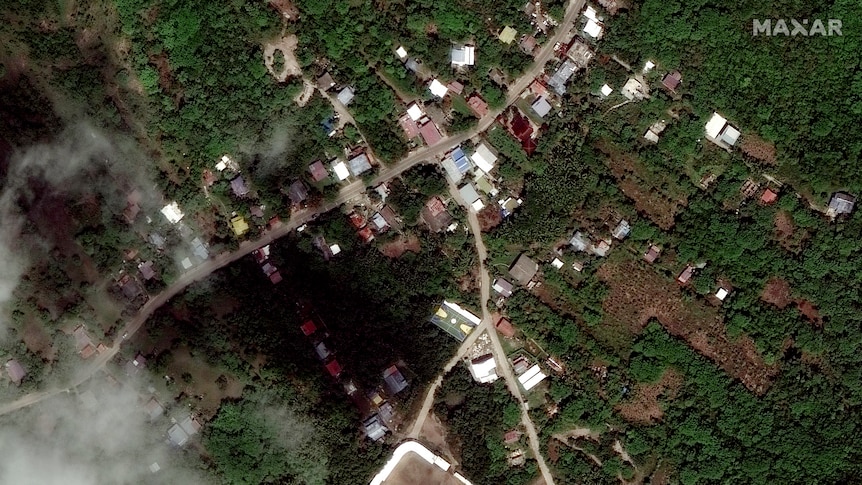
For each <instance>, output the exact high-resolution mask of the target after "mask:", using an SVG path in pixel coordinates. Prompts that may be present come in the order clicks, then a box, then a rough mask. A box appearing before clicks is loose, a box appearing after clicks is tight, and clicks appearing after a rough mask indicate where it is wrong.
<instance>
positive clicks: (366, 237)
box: [356, 226, 374, 243]
mask: <svg viewBox="0 0 862 485" xmlns="http://www.w3.org/2000/svg"><path fill="white" fill-rule="evenodd" d="M356 234H358V235H359V237H360V238H361V239H362V242H366V243H367V242H370V241H372V240H374V233H373V232H371V228H370V227H368V226H365V227H363V228H362V229H360V230H359V231H357V232H356Z"/></svg>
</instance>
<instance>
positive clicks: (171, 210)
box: [162, 202, 183, 224]
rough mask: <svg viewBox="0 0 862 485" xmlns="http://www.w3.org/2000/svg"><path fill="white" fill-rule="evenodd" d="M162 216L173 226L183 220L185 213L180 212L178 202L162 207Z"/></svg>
mask: <svg viewBox="0 0 862 485" xmlns="http://www.w3.org/2000/svg"><path fill="white" fill-rule="evenodd" d="M162 215H164V216H165V218H166V219H167V220H168V222H170V223H171V224H176V223H177V222H180V220H181V219H182V218H183V212H182V211H181V210H180V206H179V205H178V204H177V203H176V202H171V203H170V204H168V205H166V206H164V207H162Z"/></svg>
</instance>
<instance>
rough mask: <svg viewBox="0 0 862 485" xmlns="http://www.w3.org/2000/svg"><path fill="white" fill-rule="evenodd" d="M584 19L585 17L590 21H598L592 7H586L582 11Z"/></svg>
mask: <svg viewBox="0 0 862 485" xmlns="http://www.w3.org/2000/svg"><path fill="white" fill-rule="evenodd" d="M584 17H586V18H588V19H590V20H598V19H599V18H598V17H597V16H596V9H594V8H593V7H587V9H586V10H584Z"/></svg>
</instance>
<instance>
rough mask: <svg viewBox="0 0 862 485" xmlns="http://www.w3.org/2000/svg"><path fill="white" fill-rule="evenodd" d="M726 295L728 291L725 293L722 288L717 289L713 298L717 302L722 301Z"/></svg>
mask: <svg viewBox="0 0 862 485" xmlns="http://www.w3.org/2000/svg"><path fill="white" fill-rule="evenodd" d="M728 294H730V292H729V291H727V290H726V289H724V288H721V287H719V288H718V291H716V292H715V297H716V298H718V301H724V299H725V298H727V295H728Z"/></svg>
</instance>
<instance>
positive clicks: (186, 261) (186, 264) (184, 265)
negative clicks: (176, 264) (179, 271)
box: [180, 258, 192, 269]
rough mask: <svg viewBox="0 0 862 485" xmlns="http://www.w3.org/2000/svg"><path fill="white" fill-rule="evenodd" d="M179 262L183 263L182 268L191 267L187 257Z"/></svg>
mask: <svg viewBox="0 0 862 485" xmlns="http://www.w3.org/2000/svg"><path fill="white" fill-rule="evenodd" d="M180 264H182V265H183V269H189V268H191V267H192V260H191V259H189V258H186V259H184V260H182V261H181V262H180Z"/></svg>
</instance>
